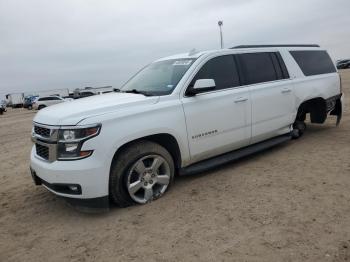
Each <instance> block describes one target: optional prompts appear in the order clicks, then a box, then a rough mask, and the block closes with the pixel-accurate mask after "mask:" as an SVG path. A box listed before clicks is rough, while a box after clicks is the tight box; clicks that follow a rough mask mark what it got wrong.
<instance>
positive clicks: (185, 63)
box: [173, 60, 192, 66]
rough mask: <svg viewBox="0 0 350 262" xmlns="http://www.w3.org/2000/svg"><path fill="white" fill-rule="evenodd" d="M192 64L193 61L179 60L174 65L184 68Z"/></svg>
mask: <svg viewBox="0 0 350 262" xmlns="http://www.w3.org/2000/svg"><path fill="white" fill-rule="evenodd" d="M191 63H192V60H177V61H175V62H174V63H173V65H174V66H175V65H183V66H188V65H190V64H191Z"/></svg>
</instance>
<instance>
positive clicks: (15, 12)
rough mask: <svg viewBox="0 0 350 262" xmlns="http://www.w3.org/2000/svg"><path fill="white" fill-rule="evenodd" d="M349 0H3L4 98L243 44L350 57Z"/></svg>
mask: <svg viewBox="0 0 350 262" xmlns="http://www.w3.org/2000/svg"><path fill="white" fill-rule="evenodd" d="M349 11H350V1H349V0H332V1H331V0H307V1H305V0H293V1H288V0H216V1H210V0H191V1H188V0H173V1H170V0H147V1H141V0H138V1H137V0H128V1H120V0H59V1H48V0H30V1H28V0H0V98H1V96H2V95H4V94H6V93H16V92H30V91H37V90H50V89H58V88H69V89H70V90H74V89H75V88H83V87H85V86H106V85H112V86H113V87H115V88H118V87H120V86H121V85H122V84H123V82H125V81H126V80H127V79H129V78H130V77H131V76H132V75H133V74H134V73H135V72H136V71H138V70H139V69H140V68H142V67H143V66H144V65H146V64H148V63H150V62H152V61H153V60H156V59H158V58H161V57H164V56H168V55H173V54H176V53H183V52H188V51H190V50H191V49H193V48H195V49H197V50H209V49H218V48H219V47H220V38H219V29H218V25H217V21H218V20H223V22H224V25H223V35H224V45H225V47H232V46H235V45H240V44H284V43H297V44H302V43H317V44H320V45H321V46H322V47H324V48H326V49H327V50H328V51H329V53H330V55H331V56H332V58H333V59H334V60H336V59H340V58H350V44H349V40H350V26H349V25H350V15H349Z"/></svg>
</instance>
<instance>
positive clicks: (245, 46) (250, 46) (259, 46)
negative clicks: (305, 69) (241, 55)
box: [230, 44, 320, 49]
mask: <svg viewBox="0 0 350 262" xmlns="http://www.w3.org/2000/svg"><path fill="white" fill-rule="evenodd" d="M265 47H320V46H319V45H315V44H311V45H238V46H234V47H231V48H230V49H238V48H265Z"/></svg>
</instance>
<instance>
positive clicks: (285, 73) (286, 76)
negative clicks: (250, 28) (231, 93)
mask: <svg viewBox="0 0 350 262" xmlns="http://www.w3.org/2000/svg"><path fill="white" fill-rule="evenodd" d="M258 53H269V56H270V59H271V61H272V64H273V67H274V69H275V73H276V80H271V81H266V82H259V83H253V84H248V83H247V80H246V79H245V72H244V66H243V64H242V62H241V61H240V59H239V56H238V55H241V54H242V55H243V54H258ZM236 55H237V59H238V61H239V68H240V69H241V71H243V80H244V81H243V82H242V83H241V84H242V86H243V87H244V86H255V85H261V84H266V83H275V82H281V81H287V80H291V78H290V75H289V72H288V69H287V66H286V64H285V62H284V60H283V58H282V56H281V53H280V51H278V50H271V51H270V50H269V51H265V50H264V51H259V52H242V53H237V54H236ZM272 55H275V56H276V58H277V61H278V63H279V70H280V72H281V73H282V77H283V78H281V79H278V74H277V70H278V69H276V66H277V65H276V64H275V63H274V61H273V59H272ZM281 63H282V65H284V67H285V68H283V66H281Z"/></svg>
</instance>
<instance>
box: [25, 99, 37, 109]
mask: <svg viewBox="0 0 350 262" xmlns="http://www.w3.org/2000/svg"><path fill="white" fill-rule="evenodd" d="M37 98H38V97H37V96H27V97H25V98H24V103H23V108H28V110H32V109H33V102H34V101H35V100H36V99H37Z"/></svg>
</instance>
